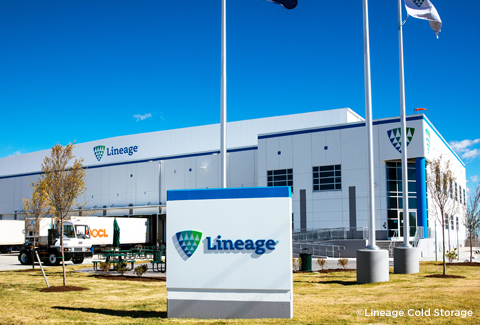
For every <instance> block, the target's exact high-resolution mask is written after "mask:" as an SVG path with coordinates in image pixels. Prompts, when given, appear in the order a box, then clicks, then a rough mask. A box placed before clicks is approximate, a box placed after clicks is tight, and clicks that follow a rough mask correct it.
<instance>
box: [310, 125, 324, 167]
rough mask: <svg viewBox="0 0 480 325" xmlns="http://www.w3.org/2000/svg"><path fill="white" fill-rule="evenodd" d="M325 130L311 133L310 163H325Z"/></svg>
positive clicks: (320, 164)
mask: <svg viewBox="0 0 480 325" xmlns="http://www.w3.org/2000/svg"><path fill="white" fill-rule="evenodd" d="M325 137H326V135H325V132H315V133H312V165H313V166H323V165H326V164H327V158H326V152H325V151H326V150H325V146H326V139H325Z"/></svg>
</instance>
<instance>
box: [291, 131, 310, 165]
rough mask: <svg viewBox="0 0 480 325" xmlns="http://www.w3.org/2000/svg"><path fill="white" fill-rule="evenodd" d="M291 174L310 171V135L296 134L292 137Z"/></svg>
mask: <svg viewBox="0 0 480 325" xmlns="http://www.w3.org/2000/svg"><path fill="white" fill-rule="evenodd" d="M292 141H293V142H292V146H293V153H292V155H293V172H297V171H298V172H306V171H308V170H309V169H310V170H311V169H312V134H311V133H307V134H298V135H295V136H293V137H292Z"/></svg>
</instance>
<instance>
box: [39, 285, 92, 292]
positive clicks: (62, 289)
mask: <svg viewBox="0 0 480 325" xmlns="http://www.w3.org/2000/svg"><path fill="white" fill-rule="evenodd" d="M84 290H88V288H82V287H74V286H61V287H50V288H43V289H40V292H68V291H84Z"/></svg>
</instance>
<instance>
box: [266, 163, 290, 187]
mask: <svg viewBox="0 0 480 325" xmlns="http://www.w3.org/2000/svg"><path fill="white" fill-rule="evenodd" d="M267 175H272V176H268V177H267V186H290V187H291V188H292V192H293V169H291V168H290V169H277V170H268V171H267Z"/></svg>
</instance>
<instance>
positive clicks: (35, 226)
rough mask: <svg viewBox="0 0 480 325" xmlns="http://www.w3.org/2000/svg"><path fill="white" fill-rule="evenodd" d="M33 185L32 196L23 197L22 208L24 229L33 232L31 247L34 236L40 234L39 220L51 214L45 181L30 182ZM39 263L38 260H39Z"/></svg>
mask: <svg viewBox="0 0 480 325" xmlns="http://www.w3.org/2000/svg"><path fill="white" fill-rule="evenodd" d="M30 185H31V186H32V187H33V190H32V198H31V199H30V200H29V199H23V210H25V215H26V216H25V230H26V231H31V232H32V234H33V247H34V248H35V247H36V238H37V237H38V236H39V234H40V227H41V221H42V220H43V219H44V218H46V217H47V216H48V215H50V214H51V211H50V206H49V202H48V194H47V192H46V188H45V182H44V181H43V180H41V179H40V180H38V181H36V182H33V181H32V182H30ZM33 255H34V250H32V269H34V268H35V263H34V261H35V256H33ZM39 263H40V261H39Z"/></svg>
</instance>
